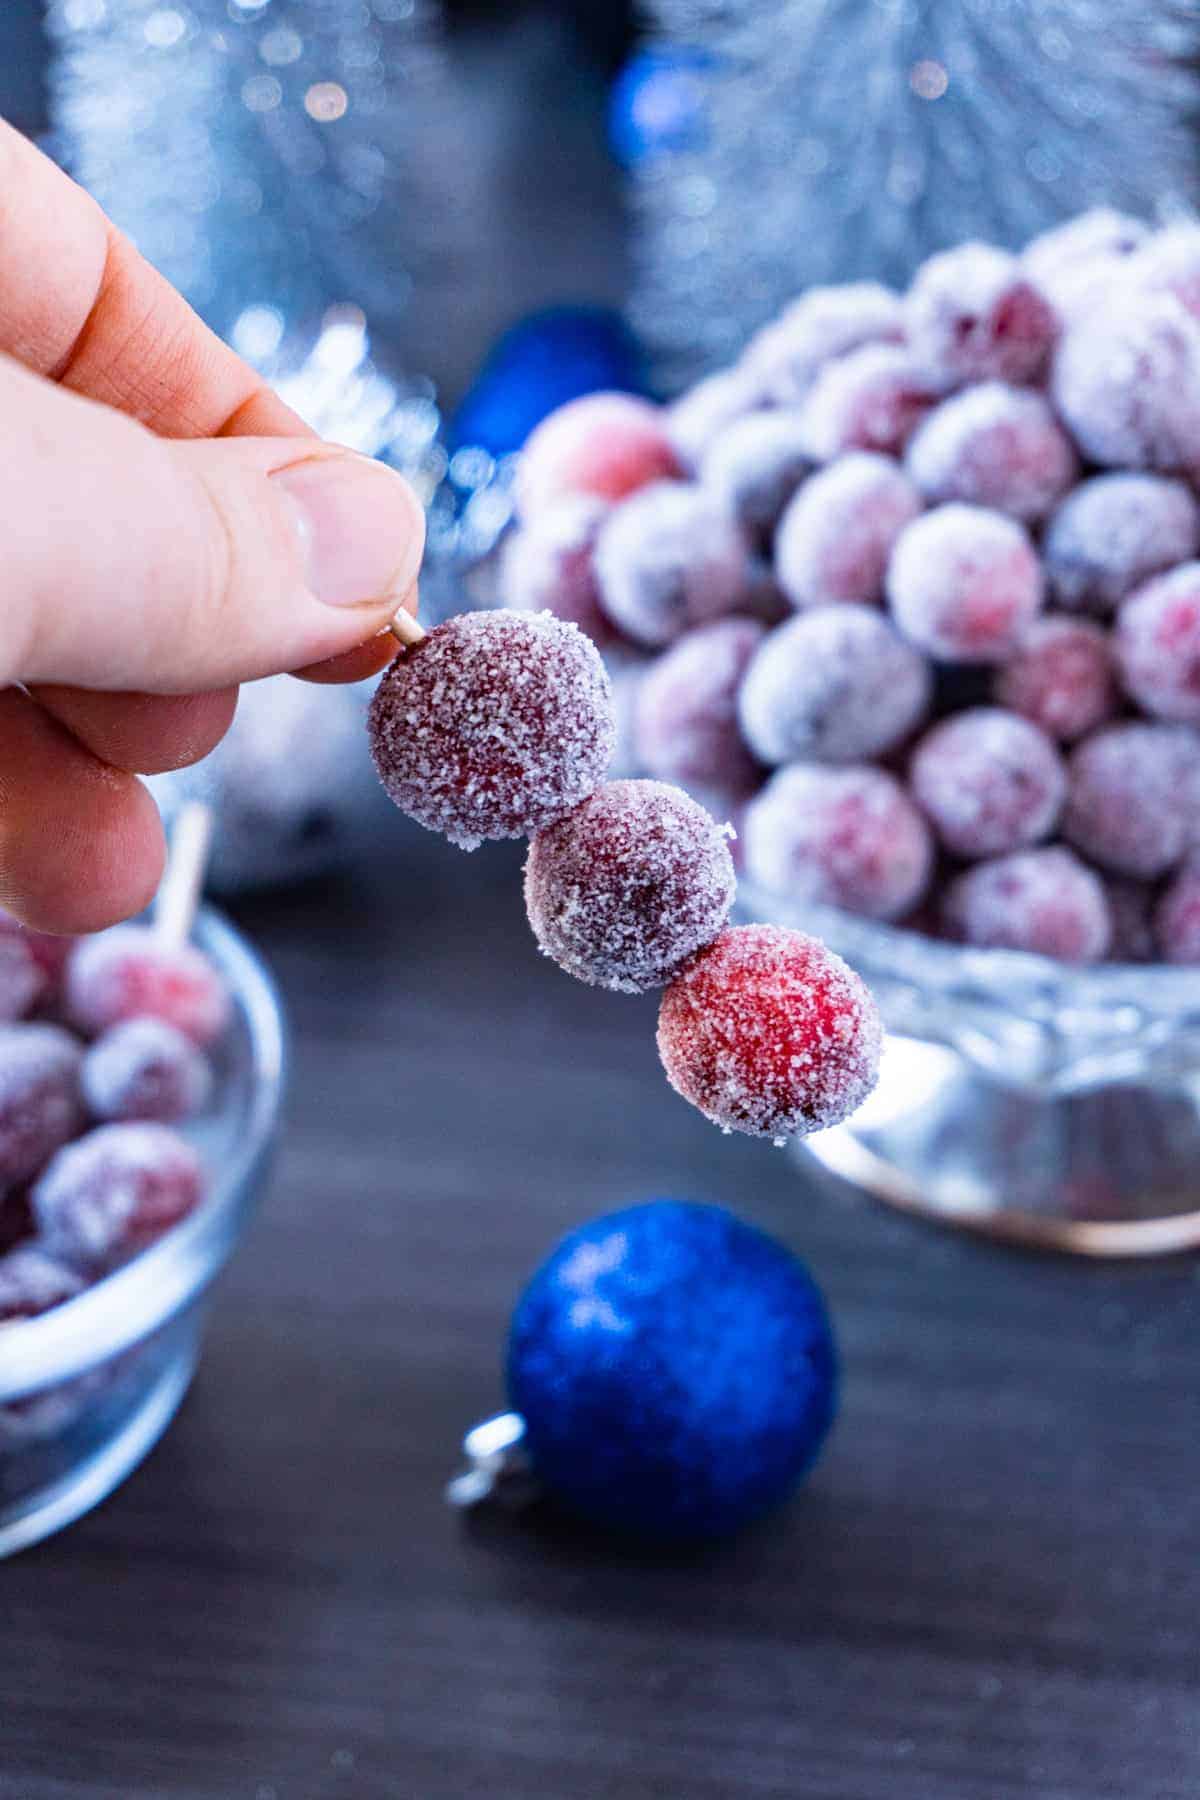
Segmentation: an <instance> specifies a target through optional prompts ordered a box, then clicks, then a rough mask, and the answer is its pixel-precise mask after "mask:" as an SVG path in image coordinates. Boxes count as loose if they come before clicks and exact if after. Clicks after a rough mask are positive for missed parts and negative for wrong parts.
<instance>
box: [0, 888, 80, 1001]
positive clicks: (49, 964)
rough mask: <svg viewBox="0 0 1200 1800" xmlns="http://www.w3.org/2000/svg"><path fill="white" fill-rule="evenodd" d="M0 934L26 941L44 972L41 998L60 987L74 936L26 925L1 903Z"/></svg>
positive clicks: (0, 936)
mask: <svg viewBox="0 0 1200 1800" xmlns="http://www.w3.org/2000/svg"><path fill="white" fill-rule="evenodd" d="M0 938H16V939H18V940H19V941H20V942H21V943H22V944H24V945H25V947H26V949H27V950H28V951H29V954H30V956H31V957H32V958H33V960H34V962H35V963H36V964H37V966H38V968H39V969H40V970H41V972H42V977H43V992H42V995H41V996H40V997H41V998H43V999H44V998H45V997H46V995H47V994H49V993H51V992H53V991H54V990H55V989H56V988H57V987H58V984H59V982H60V981H61V980H62V974H63V970H64V969H65V968H66V966H67V958H68V957H69V956H70V954H71V951H72V950H73V949H74V947H75V939H74V938H73V937H54V936H51V934H50V933H49V932H48V931H31V930H30V929H29V927H28V926H27V925H22V924H21V922H20V920H19V919H14V918H13V916H12V914H11V913H9V912H5V910H4V908H3V907H0Z"/></svg>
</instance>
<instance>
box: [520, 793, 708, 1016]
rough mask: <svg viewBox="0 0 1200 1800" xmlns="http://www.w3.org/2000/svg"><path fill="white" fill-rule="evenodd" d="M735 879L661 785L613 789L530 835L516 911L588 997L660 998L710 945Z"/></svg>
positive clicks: (703, 827)
mask: <svg viewBox="0 0 1200 1800" xmlns="http://www.w3.org/2000/svg"><path fill="white" fill-rule="evenodd" d="M735 887H736V879H735V876H734V872H733V863H732V860H731V858H730V854H729V845H728V843H727V842H726V838H725V833H724V832H723V831H722V829H721V827H720V826H719V825H718V824H717V823H716V821H715V820H714V819H712V818H710V817H709V815H708V813H706V812H705V810H704V808H703V807H702V806H698V805H697V804H696V802H695V801H694V800H692V799H689V797H688V796H687V795H686V794H685V793H684V792H683V791H682V790H681V789H680V788H675V787H668V786H667V785H666V784H665V783H663V782H660V781H612V782H608V783H606V785H605V786H604V787H602V788H600V789H598V791H597V792H596V793H595V794H593V795H592V797H591V799H590V800H585V801H584V803H583V805H582V806H578V807H576V809H575V811H574V812H572V813H568V815H567V817H566V818H565V819H559V820H558V821H557V822H556V823H555V824H553V825H550V826H547V828H546V830H545V831H539V833H538V834H537V836H536V837H535V838H534V840H533V843H532V844H531V845H530V848H529V861H528V862H527V864H526V866H525V908H526V911H527V913H528V915H529V922H530V924H531V926H532V927H533V932H534V936H535V937H536V938H537V941H538V944H539V946H540V948H541V949H542V951H543V952H544V953H545V955H547V956H549V957H551V958H552V959H553V961H555V962H556V963H557V964H558V965H559V967H560V968H562V969H565V970H566V972H567V974H568V975H574V976H575V977H576V979H577V980H579V981H586V982H587V983H589V985H591V986H592V987H603V988H610V989H613V990H614V991H616V992H620V993H626V994H642V993H645V992H646V991H647V990H648V989H650V988H655V987H662V986H663V984H664V983H665V982H667V981H669V980H670V979H671V977H672V976H673V975H674V974H675V973H676V971H677V970H678V969H679V968H680V966H681V965H682V964H683V963H684V962H685V961H686V960H687V958H688V957H689V956H691V955H692V954H693V953H694V952H695V951H697V950H699V949H700V948H702V946H703V945H705V944H708V943H711V942H712V940H713V938H714V937H716V935H717V933H718V931H720V929H721V927H722V925H724V923H725V920H726V918H727V916H728V913H729V908H730V907H731V906H732V904H733V896H734V889H735Z"/></svg>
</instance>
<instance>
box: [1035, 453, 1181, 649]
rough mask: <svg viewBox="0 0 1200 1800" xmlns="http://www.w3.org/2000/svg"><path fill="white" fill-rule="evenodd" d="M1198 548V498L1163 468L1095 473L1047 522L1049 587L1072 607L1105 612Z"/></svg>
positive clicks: (1045, 556)
mask: <svg viewBox="0 0 1200 1800" xmlns="http://www.w3.org/2000/svg"><path fill="white" fill-rule="evenodd" d="M1198 552H1200V504H1197V501H1196V499H1195V496H1194V495H1193V494H1192V492H1191V490H1190V488H1189V487H1188V486H1187V484H1186V483H1185V482H1182V481H1174V480H1172V479H1170V477H1168V476H1165V475H1142V474H1136V473H1132V472H1131V473H1125V474H1116V475H1095V476H1093V477H1092V479H1091V480H1090V481H1085V482H1083V483H1082V485H1081V486H1079V487H1077V488H1076V489H1075V491H1074V492H1073V493H1071V494H1068V495H1067V498H1066V499H1065V500H1064V501H1063V503H1062V505H1061V506H1060V507H1059V508H1058V510H1057V512H1056V513H1055V514H1054V516H1053V518H1052V519H1051V520H1050V522H1049V524H1048V526H1047V527H1046V535H1045V538H1044V540H1043V543H1042V558H1043V561H1044V562H1045V566H1046V576H1047V579H1048V581H1049V584H1050V588H1051V592H1052V593H1053V595H1054V598H1055V599H1056V600H1057V601H1058V604H1059V605H1060V606H1064V607H1067V608H1068V609H1069V610H1071V611H1073V612H1085V611H1086V612H1093V613H1097V614H1099V615H1102V616H1103V615H1107V614H1109V613H1111V612H1114V611H1115V610H1116V608H1117V607H1118V606H1119V605H1120V604H1121V601H1122V600H1124V598H1125V597H1126V595H1127V594H1131V593H1132V592H1133V590H1134V589H1135V588H1137V587H1140V586H1141V585H1142V583H1143V582H1144V581H1148V580H1149V579H1150V577H1151V576H1152V575H1158V574H1161V573H1162V571H1163V570H1164V569H1171V568H1174V566H1175V564H1176V563H1181V562H1187V561H1188V560H1189V559H1190V558H1191V557H1194V556H1195V555H1196V554H1197V553H1198Z"/></svg>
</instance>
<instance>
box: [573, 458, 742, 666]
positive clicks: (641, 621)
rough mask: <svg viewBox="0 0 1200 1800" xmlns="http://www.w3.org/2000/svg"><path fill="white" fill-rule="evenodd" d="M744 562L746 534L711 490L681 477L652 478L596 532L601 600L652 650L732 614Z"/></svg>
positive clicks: (615, 619)
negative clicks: (699, 626)
mask: <svg viewBox="0 0 1200 1800" xmlns="http://www.w3.org/2000/svg"><path fill="white" fill-rule="evenodd" d="M748 559H749V545H748V543H747V541H746V538H745V536H744V535H743V533H742V532H741V530H740V529H739V527H738V525H737V522H736V521H735V520H734V518H733V517H732V515H731V514H730V513H729V512H727V511H726V509H725V507H724V506H723V505H722V504H721V502H720V501H719V500H718V499H717V498H716V497H715V496H714V495H712V494H710V493H709V492H707V490H706V489H704V488H701V487H697V486H693V485H691V484H689V483H686V482H680V481H659V482H655V483H654V485H653V486H652V487H648V488H645V489H643V490H642V492H641V493H639V494H636V495H635V496H634V497H633V499H632V500H630V501H628V502H627V504H626V505H624V506H622V507H619V508H618V509H617V510H616V512H614V513H613V515H612V517H611V518H610V519H609V520H608V521H607V523H606V524H605V526H604V527H603V529H602V531H601V533H600V537H599V539H598V541H597V544H596V577H597V581H598V583H599V591H600V602H601V605H602V606H603V608H604V610H605V612H606V613H607V614H608V616H609V618H610V619H611V620H612V621H613V623H614V624H615V625H617V626H618V627H619V628H620V629H621V630H622V631H623V632H624V633H625V634H626V636H627V637H630V638H632V639H633V641H634V642H635V643H637V644H644V645H646V646H647V647H649V648H650V649H658V648H660V647H661V646H662V645H663V644H669V643H672V642H673V641H674V640H675V639H676V638H677V637H680V636H682V634H683V633H684V632H685V631H687V630H689V629H690V628H691V627H692V626H695V625H706V624H707V623H708V622H709V621H710V620H711V619H717V618H720V617H721V616H722V614H724V613H729V612H735V611H736V610H737V608H738V603H739V601H740V599H741V598H742V596H743V594H744V593H745V589H746V578H747V563H748Z"/></svg>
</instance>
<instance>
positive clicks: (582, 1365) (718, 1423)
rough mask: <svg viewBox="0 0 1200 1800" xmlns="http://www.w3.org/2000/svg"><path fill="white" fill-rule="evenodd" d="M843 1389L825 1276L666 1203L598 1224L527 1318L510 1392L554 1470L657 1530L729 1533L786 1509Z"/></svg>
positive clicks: (680, 1536)
mask: <svg viewBox="0 0 1200 1800" xmlns="http://www.w3.org/2000/svg"><path fill="white" fill-rule="evenodd" d="M836 1388H837V1355H836V1350H835V1347H834V1340H833V1333H832V1330H831V1327H830V1323H829V1316H828V1313H827V1312H826V1309H825V1303H824V1301H823V1299H822V1297H821V1292H820V1289H819V1288H818V1287H817V1285H816V1283H815V1281H814V1280H813V1278H812V1276H811V1275H810V1274H809V1272H808V1270H807V1269H806V1268H805V1267H804V1264H803V1263H801V1262H800V1261H798V1259H797V1258H796V1257H794V1256H793V1255H792V1254H791V1252H790V1251H789V1250H787V1249H785V1248H784V1246H783V1245H782V1244H780V1243H777V1242H776V1241H775V1239H773V1238H770V1237H767V1236H766V1235H765V1233H763V1232H761V1231H756V1230H755V1229H754V1227H753V1226H750V1225H746V1224H743V1223H742V1221H741V1220H740V1219H736V1218H735V1217H734V1216H733V1214H732V1213H729V1212H726V1211H725V1210H724V1209H723V1208H722V1207H717V1206H701V1205H698V1204H696V1203H695V1202H692V1201H687V1200H651V1201H648V1202H646V1203H645V1204H643V1205H641V1206H632V1207H629V1208H628V1209H627V1210H625V1211H622V1212H615V1213H608V1214H606V1215H605V1216H604V1217H603V1218H599V1219H594V1220H592V1222H591V1223H590V1224H588V1225H584V1226H582V1227H581V1228H580V1229H579V1230H578V1231H575V1232H572V1233H571V1235H570V1236H569V1237H567V1238H565V1239H564V1240H563V1242H562V1243H561V1244H560V1245H559V1246H558V1248H557V1249H556V1250H555V1251H554V1252H553V1253H552V1255H551V1256H550V1257H549V1258H548V1260H547V1261H546V1262H544V1263H543V1264H542V1266H541V1268H540V1269H539V1270H538V1271H537V1273H536V1274H535V1275H534V1277H533V1279H532V1281H531V1282H530V1283H529V1286H528V1287H527V1288H526V1290H525V1292H524V1294H523V1295H522V1296H521V1298H520V1300H519V1301H518V1303H517V1307H516V1310H515V1312H514V1314H513V1320H512V1327H511V1331H510V1335H509V1344H508V1389H509V1396H510V1399H511V1403H512V1405H513V1407H514V1409H515V1410H516V1411H517V1412H519V1413H520V1414H522V1416H523V1417H524V1420H525V1432H526V1437H525V1443H526V1449H527V1451H528V1453H529V1457H530V1460H531V1462H532V1465H533V1468H534V1470H535V1472H536V1474H537V1475H538V1477H539V1478H540V1480H541V1481H542V1482H543V1483H544V1484H545V1486H546V1488H547V1489H548V1490H549V1491H550V1492H551V1493H552V1494H553V1495H554V1496H555V1497H556V1498H557V1499H559V1500H560V1501H562V1502H563V1503H564V1504H565V1505H566V1506H567V1507H569V1508H570V1509H571V1510H572V1511H574V1512H577V1513H579V1514H581V1515H583V1516H584V1517H585V1518H588V1519H590V1520H592V1521H593V1522H595V1523H597V1524H600V1525H603V1526H605V1527H607V1528H609V1529H612V1530H616V1531H620V1532H622V1533H625V1534H629V1535H633V1536H636V1537H640V1538H650V1539H657V1540H667V1541H670V1540H674V1541H679V1540H687V1539H693V1540H696V1539H705V1538H716V1537H723V1536H725V1535H727V1534H728V1533H730V1532H733V1531H736V1530H737V1529H738V1528H739V1527H740V1526H742V1525H745V1524H746V1523H748V1522H749V1521H750V1520H751V1519H754V1518H756V1517H757V1516H758V1515H759V1514H760V1513H764V1512H766V1511H767V1510H768V1509H769V1508H771V1507H773V1506H775V1505H777V1504H778V1503H779V1502H780V1501H782V1500H783V1499H785V1498H786V1496H787V1495H788V1494H789V1493H790V1492H791V1490H792V1489H793V1488H794V1487H795V1486H796V1483H797V1482H798V1481H799V1480H800V1478H801V1476H802V1475H803V1474H804V1473H805V1471H806V1470H807V1469H808V1468H809V1466H810V1465H811V1463H812V1462H813V1461H814V1459H815V1458H816V1455H817V1452H818V1451H819V1449H820V1447H821V1444H822V1442H823V1441H824V1438H825V1435H826V1433H827V1432H828V1430H829V1427H830V1425H831V1424H832V1422H833V1417H834V1412H835V1410H836Z"/></svg>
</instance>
